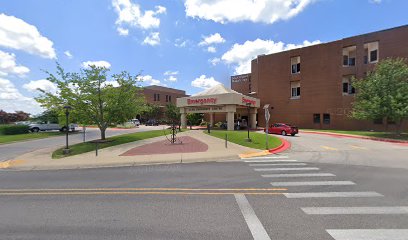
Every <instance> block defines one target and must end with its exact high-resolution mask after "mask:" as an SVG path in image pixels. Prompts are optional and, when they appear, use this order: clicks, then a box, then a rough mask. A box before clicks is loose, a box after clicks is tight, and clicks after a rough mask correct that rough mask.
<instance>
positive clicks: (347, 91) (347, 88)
mask: <svg viewBox="0 0 408 240" xmlns="http://www.w3.org/2000/svg"><path fill="white" fill-rule="evenodd" d="M353 77H354V75H351V76H343V95H352V94H354V93H356V89H355V88H354V87H353V85H352V79H353Z"/></svg>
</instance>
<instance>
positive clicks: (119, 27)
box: [0, 0, 408, 114]
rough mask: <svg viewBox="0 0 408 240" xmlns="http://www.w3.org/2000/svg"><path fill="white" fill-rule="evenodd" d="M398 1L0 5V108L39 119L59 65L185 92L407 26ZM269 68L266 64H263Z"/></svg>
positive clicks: (34, 0)
mask: <svg viewBox="0 0 408 240" xmlns="http://www.w3.org/2000/svg"><path fill="white" fill-rule="evenodd" d="M406 9H408V1H406V0H184V1H182V0H69V1H67V0H1V1H0V109H3V110H5V111H7V112H14V111H20V110H22V111H25V112H29V113H31V114H38V113H40V112H42V111H43V110H44V109H42V108H41V107H40V106H39V104H38V103H37V102H36V101H35V99H34V98H35V97H36V96H38V94H39V91H38V90H37V89H38V88H40V89H43V90H45V91H49V92H56V90H57V89H56V87H55V86H54V85H53V84H52V83H51V82H49V81H48V80H46V78H47V73H46V71H48V72H51V73H54V72H55V70H56V63H57V62H58V63H59V64H61V66H62V67H63V68H64V69H65V70H66V71H67V72H79V71H80V69H81V68H87V67H89V65H96V66H105V67H107V68H110V74H114V73H119V72H121V71H124V70H125V71H128V72H130V73H131V74H133V75H138V74H140V77H139V79H140V81H141V82H140V85H142V86H148V85H161V86H167V87H170V88H177V89H182V90H185V91H186V92H187V94H194V93H197V92H200V91H202V90H203V89H207V88H210V87H212V86H214V85H216V84H218V83H223V84H225V85H226V86H227V87H230V76H232V75H237V74H244V73H250V71H251V69H250V61H251V60H252V59H254V58H256V57H257V56H258V55H261V54H271V53H276V52H280V51H285V50H289V49H293V48H298V47H302V46H308V45H313V44H319V43H325V42H330V41H334V40H338V39H342V38H346V37H351V36H354V35H359V34H364V33H369V32H374V31H378V30H383V29H388V28H393V27H397V26H401V25H406V24H408V14H407V13H406ZM271 67H273V66H271Z"/></svg>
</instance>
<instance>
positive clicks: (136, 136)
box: [52, 130, 185, 158]
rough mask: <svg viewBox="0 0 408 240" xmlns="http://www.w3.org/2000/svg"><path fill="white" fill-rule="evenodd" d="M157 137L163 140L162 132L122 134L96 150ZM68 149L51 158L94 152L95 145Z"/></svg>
mask: <svg viewBox="0 0 408 240" xmlns="http://www.w3.org/2000/svg"><path fill="white" fill-rule="evenodd" d="M183 131H185V130H183ZM166 133H167V134H169V131H166ZM159 136H163V139H165V138H164V135H163V130H154V131H147V132H136V133H129V134H123V135H119V136H114V137H110V138H106V140H108V142H105V143H98V148H99V149H101V148H107V147H112V146H116V145H120V144H124V143H129V142H135V141H139V140H143V139H148V138H154V137H159ZM70 149H71V153H70V154H68V155H64V154H63V152H62V150H63V148H60V149H58V150H56V151H54V152H53V153H52V158H63V157H67V156H73V155H77V154H81V153H86V152H90V151H95V143H91V142H84V143H78V144H75V145H72V146H70Z"/></svg>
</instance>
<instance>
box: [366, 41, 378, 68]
mask: <svg viewBox="0 0 408 240" xmlns="http://www.w3.org/2000/svg"><path fill="white" fill-rule="evenodd" d="M375 62H378V42H369V43H366V44H364V63H365V64H367V63H375Z"/></svg>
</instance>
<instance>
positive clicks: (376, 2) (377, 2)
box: [368, 0, 382, 4]
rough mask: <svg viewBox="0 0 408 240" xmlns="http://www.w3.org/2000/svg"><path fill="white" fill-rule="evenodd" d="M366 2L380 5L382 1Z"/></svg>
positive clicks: (372, 0) (371, 0)
mask: <svg viewBox="0 0 408 240" xmlns="http://www.w3.org/2000/svg"><path fill="white" fill-rule="evenodd" d="M368 2H370V3H374V4H380V3H381V2H382V0H369V1H368Z"/></svg>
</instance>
